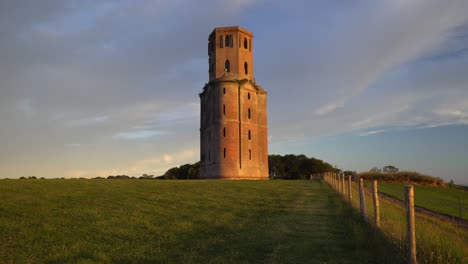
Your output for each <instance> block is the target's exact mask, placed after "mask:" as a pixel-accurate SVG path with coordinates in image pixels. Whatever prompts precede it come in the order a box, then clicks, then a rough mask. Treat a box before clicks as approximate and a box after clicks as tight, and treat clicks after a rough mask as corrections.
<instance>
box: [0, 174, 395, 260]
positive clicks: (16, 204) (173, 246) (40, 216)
mask: <svg viewBox="0 0 468 264" xmlns="http://www.w3.org/2000/svg"><path fill="white" fill-rule="evenodd" d="M0 201H1V203H0V262H1V263H28V262H29V263H37V262H39V263H64V262H67V263H96V262H97V263H109V262H119V263H132V262H138V263H145V262H147V263H325V262H326V263H401V262H402V258H401V257H400V256H399V255H398V254H397V253H395V250H394V249H393V248H394V247H393V246H392V245H391V243H390V242H389V241H387V240H385V238H383V237H382V236H379V235H373V232H372V230H371V227H370V226H369V225H367V224H365V223H364V222H363V221H361V220H360V217H359V216H358V215H357V214H356V213H355V212H354V211H353V210H352V209H351V208H350V207H349V206H348V205H347V204H346V203H345V202H344V201H343V200H342V199H341V198H340V197H339V195H338V194H337V193H335V192H334V191H332V190H331V189H330V187H329V186H328V185H327V184H325V183H324V182H321V181H214V180H213V181H201V180H197V181H155V180H0Z"/></svg>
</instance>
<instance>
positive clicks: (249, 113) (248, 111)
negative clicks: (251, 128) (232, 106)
mask: <svg viewBox="0 0 468 264" xmlns="http://www.w3.org/2000/svg"><path fill="white" fill-rule="evenodd" d="M248 116H249V119H250V108H249V111H248Z"/></svg>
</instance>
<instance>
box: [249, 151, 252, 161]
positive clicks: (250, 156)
mask: <svg viewBox="0 0 468 264" xmlns="http://www.w3.org/2000/svg"><path fill="white" fill-rule="evenodd" d="M249 160H252V150H251V149H249Z"/></svg>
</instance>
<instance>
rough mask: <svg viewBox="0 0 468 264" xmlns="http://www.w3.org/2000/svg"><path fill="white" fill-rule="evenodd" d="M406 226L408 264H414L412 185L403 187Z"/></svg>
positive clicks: (414, 242) (414, 236)
mask: <svg viewBox="0 0 468 264" xmlns="http://www.w3.org/2000/svg"><path fill="white" fill-rule="evenodd" d="M405 207H406V225H407V238H408V263H410V264H416V263H417V260H416V229H415V219H414V190H413V185H406V186H405Z"/></svg>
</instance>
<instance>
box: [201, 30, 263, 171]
mask: <svg viewBox="0 0 468 264" xmlns="http://www.w3.org/2000/svg"><path fill="white" fill-rule="evenodd" d="M252 38H253V35H252V33H251V32H250V31H247V30H246V29H244V28H241V27H221V28H215V30H213V32H212V33H211V34H210V36H209V38H208V58H209V59H208V63H209V82H208V83H207V84H206V85H205V87H203V91H202V92H201V93H200V101H201V116H200V119H201V120H200V146H201V148H200V156H201V162H200V176H201V178H219V179H268V133H267V110H266V104H267V93H266V92H265V90H263V89H262V87H260V86H259V85H258V84H257V83H256V82H255V79H254V75H253V73H254V71H253V69H254V68H253V55H252V52H253V48H252V45H253V40H252Z"/></svg>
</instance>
